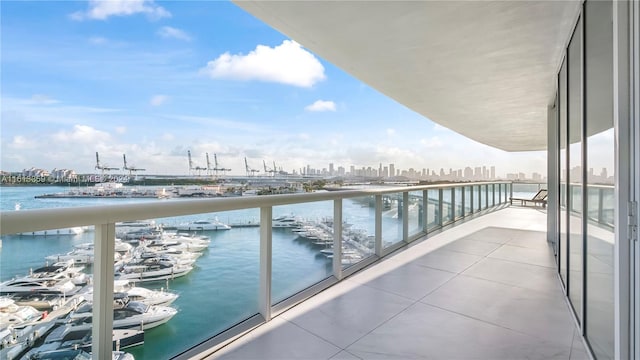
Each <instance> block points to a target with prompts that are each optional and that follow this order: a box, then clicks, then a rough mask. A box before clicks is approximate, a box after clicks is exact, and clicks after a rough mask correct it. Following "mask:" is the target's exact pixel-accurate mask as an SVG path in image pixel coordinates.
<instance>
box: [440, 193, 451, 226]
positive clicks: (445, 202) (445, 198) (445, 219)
mask: <svg viewBox="0 0 640 360" xmlns="http://www.w3.org/2000/svg"><path fill="white" fill-rule="evenodd" d="M452 197H453V188H444V189H442V223H443V224H446V223H449V222H451V221H453V205H454V204H453V203H452V200H453V198H452Z"/></svg>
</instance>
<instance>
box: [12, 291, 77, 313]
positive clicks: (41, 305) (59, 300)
mask: <svg viewBox="0 0 640 360" xmlns="http://www.w3.org/2000/svg"><path fill="white" fill-rule="evenodd" d="M11 299H12V300H13V301H15V303H16V304H17V305H22V306H33V307H34V308H35V309H36V310H39V311H45V310H46V311H50V310H53V309H55V308H58V307H60V306H62V305H64V304H65V303H66V302H67V299H66V297H65V296H64V295H61V294H43V293H39V292H33V293H31V292H28V293H19V294H13V295H11Z"/></svg>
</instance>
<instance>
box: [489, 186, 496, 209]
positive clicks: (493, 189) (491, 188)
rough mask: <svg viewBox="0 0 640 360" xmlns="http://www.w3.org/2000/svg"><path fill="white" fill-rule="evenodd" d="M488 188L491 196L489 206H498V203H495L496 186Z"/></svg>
mask: <svg viewBox="0 0 640 360" xmlns="http://www.w3.org/2000/svg"><path fill="white" fill-rule="evenodd" d="M487 188H488V189H489V195H488V196H489V204H488V206H489V207H491V206H494V205H495V204H496V201H495V200H496V199H495V196H496V189H495V186H494V184H489V185H487Z"/></svg>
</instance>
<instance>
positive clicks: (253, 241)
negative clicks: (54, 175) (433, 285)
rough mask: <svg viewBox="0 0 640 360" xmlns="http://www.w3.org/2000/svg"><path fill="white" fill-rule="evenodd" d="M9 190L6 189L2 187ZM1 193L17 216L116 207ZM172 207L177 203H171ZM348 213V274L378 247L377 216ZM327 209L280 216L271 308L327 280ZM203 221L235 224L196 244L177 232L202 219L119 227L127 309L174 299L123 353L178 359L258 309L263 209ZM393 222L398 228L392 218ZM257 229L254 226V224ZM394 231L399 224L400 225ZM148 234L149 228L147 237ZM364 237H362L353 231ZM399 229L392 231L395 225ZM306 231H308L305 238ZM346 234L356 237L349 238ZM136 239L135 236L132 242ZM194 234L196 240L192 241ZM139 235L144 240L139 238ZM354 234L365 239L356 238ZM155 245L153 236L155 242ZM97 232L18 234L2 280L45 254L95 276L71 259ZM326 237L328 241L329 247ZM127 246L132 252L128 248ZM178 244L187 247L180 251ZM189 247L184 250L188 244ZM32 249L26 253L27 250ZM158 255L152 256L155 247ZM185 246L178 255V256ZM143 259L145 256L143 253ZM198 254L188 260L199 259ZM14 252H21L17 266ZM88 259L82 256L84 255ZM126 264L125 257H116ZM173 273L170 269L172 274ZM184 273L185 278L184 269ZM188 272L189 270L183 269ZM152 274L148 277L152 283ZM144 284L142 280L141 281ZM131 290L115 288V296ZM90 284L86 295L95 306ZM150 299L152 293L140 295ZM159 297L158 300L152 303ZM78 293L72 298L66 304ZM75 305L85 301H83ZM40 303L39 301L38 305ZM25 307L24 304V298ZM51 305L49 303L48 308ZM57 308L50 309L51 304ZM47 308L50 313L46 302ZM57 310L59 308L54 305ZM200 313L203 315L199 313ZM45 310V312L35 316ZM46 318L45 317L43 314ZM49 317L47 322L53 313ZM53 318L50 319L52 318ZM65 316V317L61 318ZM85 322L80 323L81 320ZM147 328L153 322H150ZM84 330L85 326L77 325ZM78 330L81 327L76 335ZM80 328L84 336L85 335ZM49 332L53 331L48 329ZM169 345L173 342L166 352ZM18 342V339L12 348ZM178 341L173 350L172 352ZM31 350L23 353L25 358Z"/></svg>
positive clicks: (308, 207)
mask: <svg viewBox="0 0 640 360" xmlns="http://www.w3.org/2000/svg"><path fill="white" fill-rule="evenodd" d="M3 190H4V189H3ZM8 190H9V191H8V192H10V193H9V194H7V192H4V193H3V197H2V201H3V203H2V206H3V210H4V209H15V207H16V206H15V204H16V202H18V203H20V208H21V209H27V208H40V207H57V206H63V204H64V206H69V205H68V204H74V205H75V206H82V205H90V204H96V202H98V203H101V204H103V203H105V202H106V203H108V202H109V201H112V200H110V199H74V200H68V199H43V198H37V199H36V198H35V197H34V196H33V192H34V191H40V192H41V191H43V190H46V189H34V188H11V189H8ZM113 201H120V202H121V201H154V200H150V199H129V200H126V199H124V200H123V199H120V200H113ZM170 201H171V200H170ZM346 208H347V210H348V211H347V212H348V213H349V214H350V217H349V218H348V219H349V221H348V224H347V223H345V224H343V227H344V228H345V231H344V239H343V243H344V247H343V249H342V252H343V254H344V261H343V265H344V266H348V265H349V264H350V263H353V262H356V261H358V260H360V259H362V258H364V257H366V256H368V254H371V253H372V248H371V247H369V246H372V243H369V240H370V239H369V237H368V236H366V235H365V234H367V233H371V231H372V228H371V227H372V226H371V219H372V214H371V213H370V209H369V208H368V207H365V206H362V204H361V203H358V202H355V201H354V202H349V203H348V204H347V206H346ZM331 209H332V208H331V204H330V203H326V202H319V203H313V204H304V205H303V206H301V205H296V206H282V207H281V208H278V209H277V211H274V217H273V219H274V220H273V225H274V226H273V240H274V245H273V248H274V254H278V256H274V260H273V267H274V269H273V283H274V294H273V297H274V301H276V302H277V301H280V300H283V299H285V298H287V297H289V296H290V295H292V294H294V293H295V292H297V291H300V290H301V289H304V288H305V287H307V286H310V285H312V284H313V283H315V282H317V281H320V280H322V279H324V278H326V277H328V276H330V274H331V254H332V253H331V251H333V250H332V249H331V246H330V244H329V242H328V241H326V240H327V239H328V238H330V237H332V233H331V231H332V225H331V218H330V216H329V215H330V214H331ZM206 219H207V220H215V221H217V222H219V223H221V224H225V225H227V226H229V228H228V229H227V230H226V231H219V230H199V231H189V232H190V233H191V235H190V236H184V235H183V234H179V233H178V232H177V227H178V225H179V224H183V223H193V222H197V221H202V220H203V218H202V217H198V218H195V217H188V216H186V217H179V218H171V219H153V220H152V221H146V220H145V221H140V222H135V223H128V224H118V226H117V233H118V237H119V238H121V241H119V242H118V250H120V251H116V254H118V255H116V258H114V267H115V269H116V274H120V275H116V276H117V278H118V280H116V285H117V284H123V283H127V281H126V280H138V282H136V283H135V285H133V286H132V285H131V284H129V285H128V287H130V288H133V289H138V290H136V291H137V292H133V291H132V290H129V292H128V293H127V296H128V298H129V301H132V302H136V301H140V299H143V298H145V297H146V298H147V299H160V294H163V293H164V294H172V295H173V294H175V295H176V296H175V297H172V298H171V299H169V300H167V301H165V300H157V301H158V302H157V303H154V304H148V305H147V306H149V307H152V306H170V308H173V309H175V314H173V315H172V316H171V317H170V319H169V320H166V321H165V322H163V323H162V324H158V325H157V326H151V327H149V326H147V325H145V326H144V328H145V330H144V332H145V335H144V339H145V340H144V345H138V346H133V347H130V348H127V349H126V351H127V352H130V353H131V354H133V355H134V356H135V358H136V359H162V358H168V357H171V351H178V350H180V349H185V348H188V347H190V346H193V345H195V344H196V343H197V342H199V341H202V340H204V339H206V338H208V337H211V336H213V335H215V334H216V333H218V332H220V331H222V330H224V329H225V328H226V327H228V326H230V325H232V324H233V323H236V322H238V321H241V320H242V319H245V318H247V317H248V316H251V315H252V312H253V311H255V310H252V309H256V306H257V304H255V303H254V301H255V297H254V296H253V295H252V294H253V293H254V292H255V291H256V289H257V285H258V283H257V270H258V269H257V267H258V266H257V264H258V256H257V254H258V238H259V229H258V227H257V224H258V223H257V221H256V220H255V219H257V209H250V210H242V211H230V212H225V213H218V214H211V216H207V218H206ZM389 220H390V221H391V223H393V224H395V223H396V222H397V220H393V219H389ZM254 224H255V225H254ZM396 227H397V226H396ZM150 228H151V229H152V230H150ZM357 229H360V230H357ZM389 229H391V230H392V231H393V228H392V227H389ZM299 230H304V231H299ZM349 231H353V233H350V232H349ZM131 233H133V234H134V236H130V235H128V234H131ZM194 233H196V234H195V235H194ZM142 234H146V236H145V235H142ZM356 234H362V235H360V237H359V238H357V240H356ZM154 237H155V238H154ZM207 237H208V238H209V239H210V240H209V242H208V243H207V244H206V245H205V246H204V247H202V244H201V242H203V241H204V240H205V239H206V238H207ZM92 239H93V231H91V230H85V231H83V232H81V233H79V234H77V235H74V236H66V235H65V236H62V235H57V234H54V235H51V236H49V235H47V236H33V235H31V236H29V235H27V234H22V235H19V234H16V235H11V236H3V241H4V247H3V248H2V250H0V256H1V260H2V273H1V275H2V278H1V280H2V281H3V282H4V281H8V280H10V277H16V276H21V274H28V273H29V269H30V268H37V267H38V266H42V265H43V264H44V262H45V261H47V260H45V259H46V258H47V256H49V258H48V260H49V263H53V262H52V260H57V259H58V256H59V257H60V260H66V261H68V260H72V262H73V263H74V264H75V265H74V266H78V267H80V266H81V265H82V266H84V267H85V269H84V270H83V272H86V273H89V274H90V272H91V265H90V264H91V259H90V258H88V257H86V258H82V257H79V258H75V260H74V259H73V258H68V259H65V258H63V256H67V255H69V256H71V254H72V253H73V252H74V251H75V252H76V254H77V253H78V252H82V251H85V252H90V250H91V246H89V245H88V244H87V243H90V242H91V241H92ZM323 239H324V241H323ZM122 244H126V245H130V246H131V247H132V248H128V247H127V246H124V245H122ZM179 244H182V245H179ZM185 244H188V245H185ZM25 246H27V247H28V248H29V251H25V250H26V249H27V248H25ZM154 246H155V247H157V249H155V250H154V251H153V252H152V250H151V248H153V247H154ZM180 246H182V248H180ZM143 248H144V251H142V250H140V249H143ZM196 248H198V250H199V252H197V254H199V255H197V256H192V255H189V254H194V253H196V252H195V251H196ZM11 254H20V256H19V259H15V258H13V257H12V256H11ZM133 254H135V256H137V259H138V260H137V262H136V263H131V262H129V263H125V262H124V261H125V259H127V258H128V257H129V256H134V255H133ZM85 255H86V254H85ZM118 256H120V257H121V258H118ZM167 269H173V271H171V270H167ZM187 269H188V270H187ZM183 270H184V271H183ZM147 275H149V276H147ZM139 280H144V281H141V282H140V281H139ZM125 287H127V286H119V285H117V286H116V291H119V290H122V289H124V288H125ZM90 289H91V287H90V284H87V285H85V288H84V289H83V290H82V291H78V292H77V293H74V294H83V296H84V297H86V298H87V299H90V298H91V292H90V291H91V290H90ZM144 292H147V293H146V294H144ZM149 294H156V295H149ZM72 297H73V295H71V296H69V297H67V298H66V300H67V302H69V300H70V299H71V298H72ZM78 298H79V297H78ZM41 300H42V301H44V299H38V301H41ZM23 301H27V299H24V300H23ZM47 301H48V300H47ZM76 301H77V302H76V303H75V304H73V302H72V303H71V304H69V306H71V307H72V309H71V310H69V311H68V313H69V312H72V311H74V309H75V308H77V307H78V306H82V305H79V304H81V302H80V300H76ZM52 304H53V303H52ZM40 306H41V309H44V308H45V307H46V305H45V304H44V303H41V305H40ZM57 306H60V305H57ZM203 309H206V311H205V313H203ZM39 311H43V310H39ZM44 311H46V310H44ZM51 313H52V311H51V312H49V314H51ZM50 316H51V315H49V316H48V317H50ZM59 316H60V317H61V318H63V317H67V316H69V315H67V314H60V315H59ZM76 321H79V320H76ZM144 323H145V324H147V322H144ZM78 325H81V324H78ZM80 328H81V327H80ZM80 328H79V329H80ZM47 330H48V331H53V330H54V329H47ZM43 335H44V334H42V335H40V336H41V337H40V338H39V341H40V342H44V341H45V338H46V337H44V336H43ZM169 337H170V338H171V339H172V341H173V343H172V344H171V345H169V344H167V339H168V338H169ZM12 341H13V342H15V343H18V342H19V340H18V339H17V338H15V339H14V340H12ZM176 342H177V344H176ZM24 351H28V349H22V353H24Z"/></svg>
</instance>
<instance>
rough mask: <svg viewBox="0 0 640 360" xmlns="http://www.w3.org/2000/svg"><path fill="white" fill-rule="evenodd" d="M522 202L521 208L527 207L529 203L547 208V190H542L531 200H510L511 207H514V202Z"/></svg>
mask: <svg viewBox="0 0 640 360" xmlns="http://www.w3.org/2000/svg"><path fill="white" fill-rule="evenodd" d="M514 200H515V201H520V205H521V206H526V205H527V203H533V204H534V205H538V204H540V205H542V207H546V206H547V189H542V190H540V191H538V193H537V194H535V195H534V196H533V197H532V198H531V199H523V198H514V197H512V198H509V201H510V203H511V205H513V201H514Z"/></svg>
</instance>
